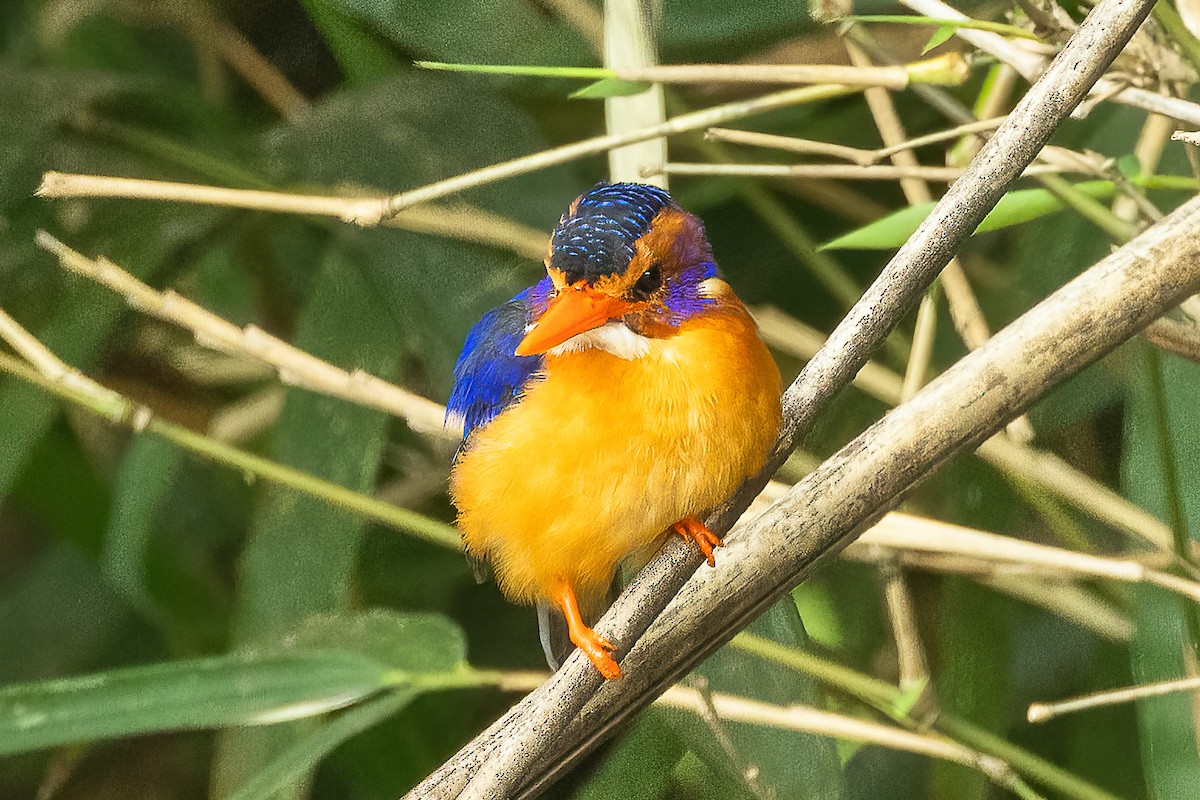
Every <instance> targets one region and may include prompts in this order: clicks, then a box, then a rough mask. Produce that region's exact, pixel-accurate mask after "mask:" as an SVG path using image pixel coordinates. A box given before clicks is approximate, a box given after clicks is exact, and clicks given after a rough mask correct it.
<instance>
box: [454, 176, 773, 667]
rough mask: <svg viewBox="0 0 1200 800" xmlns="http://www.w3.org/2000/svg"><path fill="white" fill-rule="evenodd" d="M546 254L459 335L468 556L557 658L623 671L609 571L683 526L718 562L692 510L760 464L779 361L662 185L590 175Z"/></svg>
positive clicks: (458, 409) (712, 502)
mask: <svg viewBox="0 0 1200 800" xmlns="http://www.w3.org/2000/svg"><path fill="white" fill-rule="evenodd" d="M544 263H545V272H546V274H545V276H544V277H542V278H541V279H540V280H539V281H538V282H537V283H536V284H534V285H533V286H531V287H529V288H527V289H525V290H524V291H522V292H520V293H519V294H517V295H516V296H515V297H513V298H512V299H510V300H509V301H507V302H505V303H503V304H501V305H499V306H498V307H496V308H494V309H492V310H491V311H489V312H487V313H486V314H485V315H484V316H483V317H482V318H481V319H480V320H479V322H478V323H476V325H475V326H474V327H473V328H472V329H471V330H470V332H469V333H468V335H467V339H466V343H465V345H464V347H463V350H462V353H461V355H460V356H459V359H458V361H457V363H456V365H455V368H454V386H453V389H452V390H451V394H450V398H449V401H448V403H447V415H448V417H451V418H456V419H457V420H459V421H460V422H461V424H462V427H463V440H462V443H461V445H460V447H459V449H458V452H457V453H456V456H455V459H454V463H453V465H452V468H451V474H450V496H451V499H452V500H453V502H454V505H455V506H456V508H457V512H458V513H457V523H458V526H459V529H460V531H461V534H462V539H463V544H464V549H465V550H466V553H467V555H468V557H469V558H470V559H471V560H472V562H473V564H485V565H490V568H491V571H492V574H493V575H494V576H495V578H496V580H497V583H498V584H499V587H500V589H501V591H502V592H503V594H505V595H506V596H507V597H508V598H509V599H510V600H512V601H515V602H518V603H523V604H536V605H537V606H538V609H539V612H540V613H539V621H540V623H541V628H542V643H543V647H544V649H545V650H546V656H547V660H548V662H549V663H550V665H551V667H552V668H557V667H558V665H559V662H560V661H561V660H562V658H564V657H565V655H566V654H568V653H569V645H567V644H566V642H567V640H568V639H569V642H570V644H573V645H574V646H575V647H577V648H579V649H580V650H581V651H583V653H584V654H585V655H586V656H587V658H588V659H589V660H590V661H591V663H592V664H593V665H594V666H595V668H596V669H597V670H598V671H599V673H600V674H601V675H602V676H604V678H606V679H615V678H619V677H621V669H620V665H619V664H618V663H617V661H616V660H615V659H614V657H613V652H614V650H615V649H616V648H615V647H614V644H613V643H612V642H610V641H609V640H608V639H606V638H605V637H603V636H601V635H599V634H598V633H597V632H596V631H595V630H594V629H593V628H592V627H591V625H593V624H594V623H595V621H596V619H598V617H599V615H600V613H602V612H603V610H604V607H605V606H604V604H605V599H606V596H608V594H609V590H610V587H611V586H612V585H613V581H614V576H615V575H616V573H617V570H618V568H619V567H620V566H621V565H622V564H629V563H639V562H640V563H644V562H645V561H647V560H648V559H649V558H650V556H652V555H653V553H654V552H655V551H656V550H657V549H658V548H659V547H660V546H661V545H662V543H663V542H664V541H665V540H666V538H667V537H668V536H670V535H675V534H677V535H679V536H682V537H683V538H684V539H685V540H688V541H690V542H694V543H695V546H697V547H698V548H699V549H700V551H701V552H702V553H703V555H704V557H705V559H706V560H707V562H708V563H709V565H715V557H714V554H713V549H714V548H716V547H720V546H721V544H722V542H721V539H720V538H719V537H718V536H716V535H715V534H714V533H713V532H712V531H710V530H709V529H708V527H707V526H706V525H705V524H704V522H703V521H702V520H703V519H704V517H705V515H706V514H707V513H708V512H709V511H711V510H712V509H713V508H714V507H715V506H717V505H718V504H719V503H721V502H722V501H723V500H725V499H726V498H727V497H728V496H729V495H731V494H732V493H733V492H734V490H736V488H737V487H738V486H739V485H740V484H741V483H742V482H743V481H744V480H746V479H747V478H748V477H750V476H752V475H754V474H755V473H757V472H758V471H759V470H760V469H761V468H762V467H763V465H764V464H765V462H766V460H767V457H768V455H769V453H770V451H771V449H772V447H773V445H774V443H775V440H776V437H777V435H778V433H779V429H780V419H781V410H780V375H779V369H778V367H777V366H776V364H775V361H774V359H773V358H772V356H771V354H770V352H769V351H768V349H767V347H766V346H765V345H764V344H763V342H762V340H761V339H760V338H759V336H758V328H757V325H756V324H755V322H754V320H753V318H752V317H751V315H750V313H749V312H748V310H747V309H746V307H745V306H744V305H743V304H742V302H741V301H740V300H739V299H738V297H737V295H736V294H735V293H734V291H733V289H732V288H731V287H730V285H729V283H727V282H726V281H725V280H724V278H723V277H722V274H721V272H720V271H719V270H718V268H717V265H716V263H715V262H714V260H713V253H712V248H711V246H710V244H709V241H708V238H707V236H706V233H705V230H704V225H703V223H702V222H701V221H700V220H699V219H698V218H697V217H696V216H694V215H692V214H690V213H688V212H686V211H684V210H683V208H681V207H680V206H679V205H678V204H677V203H676V202H675V201H674V200H673V199H672V198H671V196H670V194H668V192H667V191H665V190H664V189H661V188H658V187H656V186H651V185H646V184H637V183H604V182H602V183H598V184H596V185H595V186H594V187H592V188H591V189H590V190H588V191H587V192H585V193H583V194H582V195H580V196H579V197H577V198H576V199H575V201H574V202H572V203H571V204H570V206H569V208H568V209H567V211H566V212H565V213H564V214H563V215H562V217H561V219H560V220H559V222H558V225H557V227H556V228H555V230H554V232H553V234H552V235H551V237H550V242H549V246H548V250H547V255H546V257H545V262H544ZM564 625H565V634H566V635H565V636H562V635H561V634H562V633H563V632H564V631H562V630H561V629H562V627H563V626H564ZM555 627H557V628H558V629H559V632H558V634H555V632H554V631H553V630H552V629H554V628H555ZM564 651H565V652H564Z"/></svg>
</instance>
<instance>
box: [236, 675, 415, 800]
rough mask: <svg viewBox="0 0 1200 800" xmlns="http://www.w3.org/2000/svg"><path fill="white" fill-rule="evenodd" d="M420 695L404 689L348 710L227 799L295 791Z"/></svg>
mask: <svg viewBox="0 0 1200 800" xmlns="http://www.w3.org/2000/svg"><path fill="white" fill-rule="evenodd" d="M416 696H417V693H416V692H415V691H414V690H413V689H411V688H407V687H406V688H402V689H398V690H396V691H393V692H388V693H387V694H384V695H382V696H380V697H376V698H372V699H371V700H368V701H366V702H365V703H363V704H362V705H359V706H357V707H355V708H352V709H349V710H348V711H346V712H344V713H342V714H340V715H339V716H338V717H336V718H335V719H333V720H331V721H330V722H329V723H327V724H326V725H324V726H323V727H322V728H320V729H319V730H317V731H316V732H315V733H313V734H311V735H310V736H307V737H305V738H304V739H301V740H300V741H298V742H296V743H295V744H294V745H292V746H291V747H289V748H288V749H286V750H284V751H283V752H282V753H280V754H279V755H278V756H277V757H276V758H275V760H274V761H272V762H271V763H269V764H267V766H266V767H264V768H263V769H262V770H260V771H259V772H257V773H255V775H254V776H253V777H251V778H250V779H249V780H247V781H246V782H245V783H243V784H242V785H241V786H239V787H238V788H237V789H236V790H235V791H234V792H233V793H232V794H231V795H229V796H228V797H227V798H225V800H259V799H260V798H267V797H274V796H276V795H277V794H280V793H283V792H288V791H294V790H295V789H296V787H298V786H299V785H300V784H301V783H302V782H303V781H304V780H305V778H306V777H307V776H308V774H309V773H310V772H312V770H313V769H314V768H315V767H316V766H317V764H319V763H320V762H321V760H322V759H323V758H324V757H325V756H327V755H329V754H330V753H331V752H333V751H334V750H335V749H336V748H337V747H338V745H340V744H342V742H344V741H346V740H347V739H349V738H351V737H352V736H356V735H358V734H359V733H362V732H363V731H365V730H367V729H368V728H371V727H373V726H374V725H377V724H379V723H380V722H382V721H383V720H385V719H387V718H388V717H390V716H392V715H393V714H397V713H399V712H400V711H401V710H403V709H404V707H405V706H406V705H408V704H409V703H410V702H412V699H413V698H414V697H416Z"/></svg>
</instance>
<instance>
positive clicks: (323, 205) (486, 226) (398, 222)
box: [36, 171, 549, 261]
mask: <svg viewBox="0 0 1200 800" xmlns="http://www.w3.org/2000/svg"><path fill="white" fill-rule="evenodd" d="M36 194H37V196H38V197H55V198H62V197H120V198H124V199H127V200H160V201H167V202H176V203H196V204H200V205H211V206H220V207H224V208H245V209H250V210H254V211H276V212H281V213H285V214H312V215H315V216H325V217H335V218H337V219H340V220H343V221H346V222H357V223H359V224H362V225H366V224H368V217H369V216H370V214H371V213H373V211H372V210H373V209H377V208H378V207H379V205H380V204H381V203H383V202H385V198H384V197H382V196H377V197H342V196H338V195H305V194H290V193H287V192H270V191H263V190H260V189H228V188H225V187H221V186H201V185H198V184H192V183H173V182H170V181H155V180H144V179H140V178H114V177H108V176H103V175H77V174H73V173H65V172H54V171H51V172H47V173H46V174H45V175H43V176H42V183H41V185H40V186H39V187H38V189H37V192H36ZM375 222H382V223H383V224H386V225H389V226H391V227H395V228H404V229H405V230H410V231H414V232H416V233H430V234H435V235H438V236H445V237H447V238H451V239H460V240H463V241H468V242H474V243H477V244H485V245H489V246H492V247H498V248H503V249H505V250H511V251H512V252H514V253H517V254H518V255H521V256H524V257H526V258H535V259H538V260H539V261H540V260H541V258H542V257H543V256H544V255H545V252H546V240H547V239H548V238H549V236H548V234H546V233H544V232H542V231H538V230H535V229H533V228H530V227H527V226H525V225H521V224H520V223H517V222H514V221H512V220H510V219H507V218H505V217H502V216H500V215H499V214H493V213H491V212H490V211H485V210H483V209H481V208H475V207H472V206H468V205H466V204H456V205H438V206H434V205H426V206H421V207H420V208H410V209H406V210H404V211H402V212H400V213H399V214H397V215H396V216H394V217H391V218H389V219H387V220H378V219H377V220H375ZM371 224H373V223H371Z"/></svg>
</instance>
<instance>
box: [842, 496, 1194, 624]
mask: <svg viewBox="0 0 1200 800" xmlns="http://www.w3.org/2000/svg"><path fill="white" fill-rule="evenodd" d="M920 554H925V555H931V556H938V557H946V556H953V557H955V558H957V559H961V560H964V561H974V562H976V563H977V564H978V563H980V562H982V563H985V564H986V565H987V566H988V569H989V570H990V571H991V572H992V574H994V575H1009V576H1021V575H1035V576H1041V577H1050V578H1058V579H1066V578H1071V577H1076V578H1102V579H1106V580H1114V581H1120V582H1122V583H1130V584H1144V585H1148V586H1157V587H1158V588H1160V589H1164V590H1166V591H1168V592H1171V593H1172V594H1176V595H1178V596H1179V597H1181V598H1183V599H1185V600H1187V601H1189V602H1192V603H1196V604H1198V605H1200V583H1197V582H1196V581H1191V580H1187V579H1185V578H1180V577H1178V576H1176V575H1171V574H1170V573H1166V572H1163V571H1161V570H1157V569H1153V568H1151V567H1149V566H1147V565H1145V564H1143V563H1141V562H1139V561H1135V560H1132V559H1129V558H1112V557H1108V556H1098V555H1093V554H1091V553H1076V552H1073V551H1071V550H1065V549H1063V548H1061V547H1052V546H1050V545H1044V544H1037V543H1035V542H1026V541H1022V540H1020V539H1014V538H1012V537H1009V536H1000V535H998V534H995V533H987V532H985V531H979V530H974V529H972V528H964V527H962V526H960V525H952V524H950V523H947V522H941V521H938V520H933V519H926V518H924V517H915V516H912V515H910V514H901V513H898V512H892V513H890V514H888V515H887V516H885V517H884V518H883V519H881V520H880V521H879V522H877V523H876V524H875V525H874V526H872V527H871V528H870V529H869V530H867V531H866V532H864V533H863V535H862V536H860V537H859V538H858V539H857V540H856V541H855V542H854V543H853V544H852V545H850V546H849V547H848V548H847V549H846V555H847V556H849V557H852V558H861V559H865V560H870V561H879V560H881V559H883V558H891V559H899V560H901V561H903V560H905V559H907V558H908V557H909V556H912V555H920Z"/></svg>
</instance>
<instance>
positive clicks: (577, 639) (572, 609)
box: [554, 581, 621, 680]
mask: <svg viewBox="0 0 1200 800" xmlns="http://www.w3.org/2000/svg"><path fill="white" fill-rule="evenodd" d="M554 600H555V602H557V603H558V607H559V608H561V609H562V612H563V616H564V617H566V618H567V632H568V633H569V634H570V636H571V641H572V642H574V644H575V646H576V647H578V648H579V649H580V650H582V651H583V654H584V655H585V656H587V657H588V660H589V661H591V662H592V665H593V666H594V667H595V668H596V669H597V670H598V671H599V673H600V674H601V675H603V676H604V677H605V678H607V679H608V680H612V679H613V678H619V677H621V667H620V666H618V665H617V662H616V661H615V660H614V659H613V657H612V656H611V655H609V653H610V652H611V651H612V650H615V649H616V647H615V645H613V643H612V642H610V641H609V640H608V639H605V638H604V637H603V636H601V635H600V634H598V633H596V632H595V631H594V630H592V629H591V628H589V627H588V626H587V625H585V624H584V622H583V617H581V616H580V615H579V603H578V602H576V600H575V589H574V588H572V587H571V584H569V583H567V582H566V581H562V582H560V583H559V585H558V596H557V597H555V598H554Z"/></svg>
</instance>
